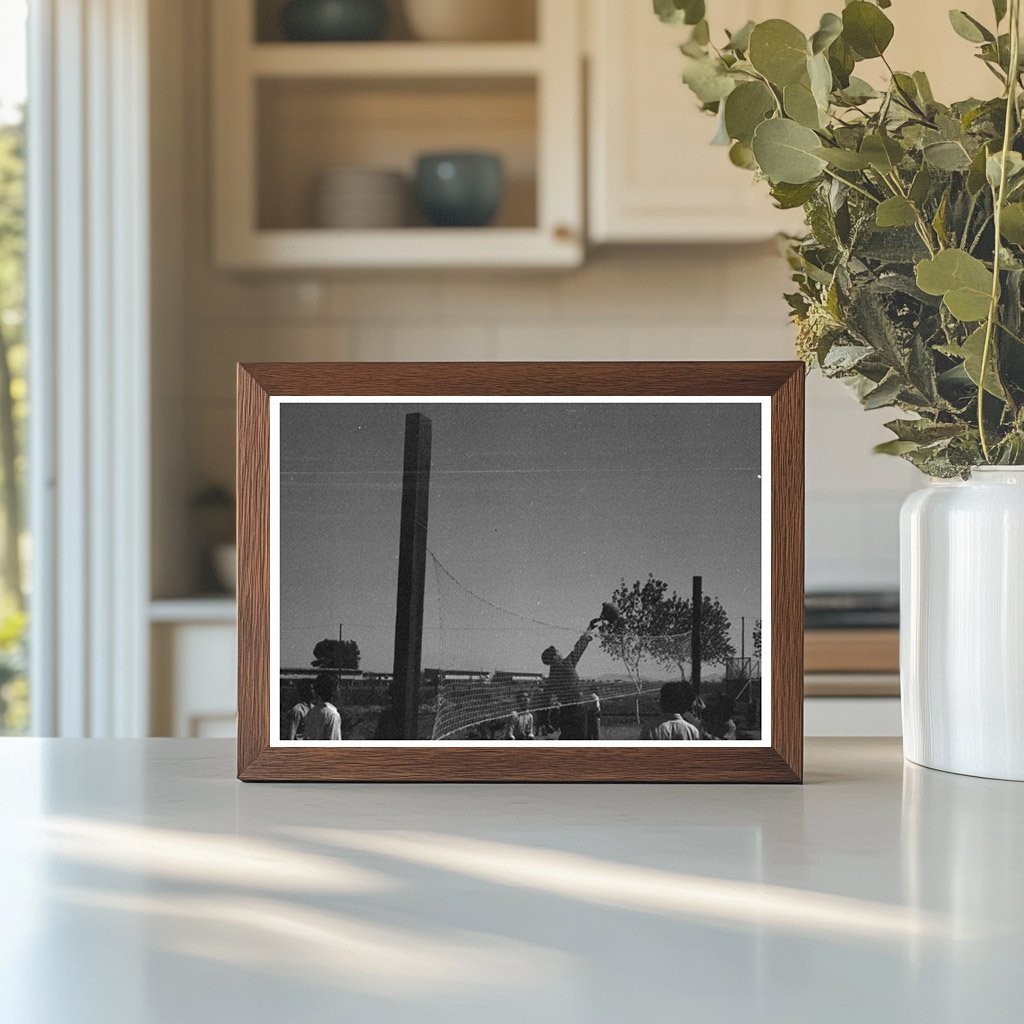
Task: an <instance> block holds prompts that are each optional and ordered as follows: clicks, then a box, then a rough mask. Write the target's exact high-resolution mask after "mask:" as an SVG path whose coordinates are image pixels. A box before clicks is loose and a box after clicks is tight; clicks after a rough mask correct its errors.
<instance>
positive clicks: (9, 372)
mask: <svg viewBox="0 0 1024 1024" xmlns="http://www.w3.org/2000/svg"><path fill="white" fill-rule="evenodd" d="M26 15H27V3H26V0H0V735H9V734H12V733H23V732H26V731H27V730H28V728H29V699H28V697H29V694H28V678H27V671H26V664H27V658H26V650H25V639H26V635H27V630H26V627H27V594H26V578H27V566H26V561H27V559H28V557H29V554H30V551H29V544H28V535H27V531H26V526H25V523H26V517H25V509H26V501H25V471H26V466H25V431H26V419H27V412H28V393H27V387H26V370H27V365H26V364H27V351H26V343H25V106H26V33H25V22H26Z"/></svg>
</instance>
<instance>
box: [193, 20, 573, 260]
mask: <svg viewBox="0 0 1024 1024" xmlns="http://www.w3.org/2000/svg"><path fill="white" fill-rule="evenodd" d="M510 2H516V3H519V4H523V5H534V4H535V5H536V6H535V11H534V13H535V18H534V19H532V20H533V21H534V22H535V25H536V28H535V30H534V31H533V38H530V39H509V40H506V41H492V42H452V43H444V42H421V41H418V40H415V39H411V38H409V35H408V32H406V33H405V34H404V35H403V34H402V33H398V34H396V35H395V37H394V38H388V39H385V40H381V41H373V42H313V43H311V42H301V43H299V42H292V41H288V40H285V39H283V38H282V37H281V35H280V30H279V28H278V27H277V26H278V19H277V12H278V10H279V7H280V4H279V3H278V2H277V0H217V3H215V4H212V5H211V18H212V29H213V49H212V53H213V68H212V72H213V73H212V83H213V113H212V121H211V131H212V148H213V158H214V159H213V185H214V195H213V204H212V209H213V211H214V225H213V227H214V250H215V258H216V262H217V264H218V266H220V267H222V268H227V269H233V270H252V269H297V268H306V269H319V268H323V269H326V268H343V267H386V268H392V267H510V266H511V267H544V266H575V265H577V264H579V263H580V262H581V261H582V259H583V244H584V230H583V199H582V196H583V152H582V133H583V125H582V117H583V111H582V70H581V62H580V51H581V44H580V40H579V8H578V5H577V4H576V3H575V2H572V3H570V2H566V0H510ZM453 150H479V151H485V152H493V153H496V154H498V155H499V156H500V157H501V158H502V161H503V164H504V169H505V177H506V185H507V187H506V189H505V198H504V201H503V203H502V206H501V209H500V211H499V213H498V215H497V219H496V221H495V222H494V224H493V225H490V226H487V227H481V228H475V227H474V228H461V227H440V228H439V227H431V226H429V225H428V224H427V222H426V220H425V218H423V217H422V215H420V214H419V213H418V212H417V211H416V204H415V203H414V202H412V201H410V202H409V203H408V206H409V212H408V213H407V215H406V217H405V219H404V220H403V221H402V223H403V224H404V225H406V226H398V227H378V228H365V227H361V228H335V227H324V226H322V225H321V223H319V222H318V218H317V215H316V212H315V202H314V200H313V197H314V195H315V193H316V191H317V188H318V184H319V182H320V181H321V180H322V179H323V178H324V175H325V174H327V173H328V172H331V171H333V170H335V169H337V168H365V169H371V170H374V171H381V170H383V171H391V172H399V173H401V174H402V175H404V176H405V177H406V178H407V179H411V177H412V174H413V171H414V167H415V164H416V158H417V156H418V155H420V154H422V153H424V152H432V151H433V152H436V151H453ZM410 184H411V182H410ZM410 199H411V197H410Z"/></svg>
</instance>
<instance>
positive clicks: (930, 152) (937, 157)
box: [921, 139, 971, 171]
mask: <svg viewBox="0 0 1024 1024" xmlns="http://www.w3.org/2000/svg"><path fill="white" fill-rule="evenodd" d="M921 152H922V155H923V156H924V158H925V160H927V161H928V163H930V164H931V165H932V167H936V168H938V170H940V171H966V170H968V169H969V168H970V166H971V157H970V155H969V154H968V152H967V150H966V149H964V147H963V146H962V145H961V144H960V143H959V142H949V141H947V140H945V139H942V140H940V141H938V142H930V143H927V144H926V145H924V146H923V147H922V150H921Z"/></svg>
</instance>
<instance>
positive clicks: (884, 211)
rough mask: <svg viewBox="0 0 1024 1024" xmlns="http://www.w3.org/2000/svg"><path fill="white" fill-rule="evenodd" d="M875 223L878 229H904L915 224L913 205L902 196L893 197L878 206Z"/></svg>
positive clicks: (915, 213)
mask: <svg viewBox="0 0 1024 1024" xmlns="http://www.w3.org/2000/svg"><path fill="white" fill-rule="evenodd" d="M875 223H876V224H877V225H878V226H879V227H880V228H905V227H910V226H911V225H912V224H916V223H917V212H916V211H915V209H914V204H913V203H912V202H910V200H909V199H904V198H903V197H902V196H893V197H892V198H891V199H886V200H885V202H882V203H879V204H878V209H876V210H875Z"/></svg>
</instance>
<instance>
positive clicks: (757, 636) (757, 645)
mask: <svg viewBox="0 0 1024 1024" xmlns="http://www.w3.org/2000/svg"><path fill="white" fill-rule="evenodd" d="M754 657H755V658H760V657H761V620H760V619H758V620H757V622H755V623H754Z"/></svg>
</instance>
